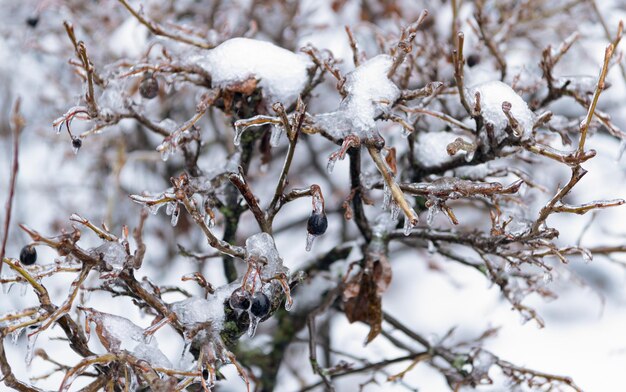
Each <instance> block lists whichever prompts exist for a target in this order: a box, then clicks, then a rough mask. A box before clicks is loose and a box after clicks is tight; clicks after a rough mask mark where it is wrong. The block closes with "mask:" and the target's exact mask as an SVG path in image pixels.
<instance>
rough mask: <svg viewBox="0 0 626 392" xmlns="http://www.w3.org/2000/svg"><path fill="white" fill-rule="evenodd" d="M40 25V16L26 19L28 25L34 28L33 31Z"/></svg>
mask: <svg viewBox="0 0 626 392" xmlns="http://www.w3.org/2000/svg"><path fill="white" fill-rule="evenodd" d="M38 23H39V17H38V16H29V17H28V18H26V24H27V25H28V26H30V27H32V28H33V29H34V28H35V27H37V24H38Z"/></svg>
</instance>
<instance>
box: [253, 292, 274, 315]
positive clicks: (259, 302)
mask: <svg viewBox="0 0 626 392" xmlns="http://www.w3.org/2000/svg"><path fill="white" fill-rule="evenodd" d="M250 312H252V314H253V315H255V316H256V317H265V316H267V314H268V313H269V312H270V299H269V298H267V295H265V294H263V293H256V294H254V297H253V298H252V306H250Z"/></svg>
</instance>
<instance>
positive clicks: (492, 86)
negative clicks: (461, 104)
mask: <svg viewBox="0 0 626 392" xmlns="http://www.w3.org/2000/svg"><path fill="white" fill-rule="evenodd" d="M476 92H478V93H480V109H481V111H480V114H481V115H482V116H483V118H484V119H485V121H486V122H489V123H491V124H493V126H494V130H495V134H496V139H497V140H498V141H501V140H502V139H504V138H505V137H506V132H505V131H504V129H505V128H506V127H507V125H508V124H509V121H508V119H507V118H506V115H505V114H504V112H503V111H502V103H503V102H509V103H510V104H511V114H512V115H513V117H515V119H516V120H517V121H518V122H519V124H520V126H521V129H522V132H523V134H522V138H525V137H528V136H529V135H530V134H531V132H532V130H533V124H534V117H535V115H534V113H533V112H532V111H531V110H530V109H529V108H528V105H527V104H526V102H525V101H524V100H523V99H522V97H520V96H519V95H517V93H516V92H515V91H514V90H513V89H512V88H511V87H510V86H509V85H508V84H506V83H502V82H500V81H496V80H494V81H491V82H486V83H481V84H478V85H476V86H473V87H471V88H470V89H469V91H468V93H467V95H468V102H469V104H470V106H472V107H473V106H474V104H475V94H476Z"/></svg>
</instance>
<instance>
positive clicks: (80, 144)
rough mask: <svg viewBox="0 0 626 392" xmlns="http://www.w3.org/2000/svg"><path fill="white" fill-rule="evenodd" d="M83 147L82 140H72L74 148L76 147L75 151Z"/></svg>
mask: <svg viewBox="0 0 626 392" xmlns="http://www.w3.org/2000/svg"><path fill="white" fill-rule="evenodd" d="M82 146H83V141H82V140H80V139H79V138H77V137H75V138H73V139H72V147H74V150H79V149H80V148H81V147H82Z"/></svg>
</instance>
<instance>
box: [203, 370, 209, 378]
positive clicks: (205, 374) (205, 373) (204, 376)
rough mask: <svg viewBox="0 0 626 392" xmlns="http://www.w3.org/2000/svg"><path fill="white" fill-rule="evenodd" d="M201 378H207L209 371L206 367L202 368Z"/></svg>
mask: <svg viewBox="0 0 626 392" xmlns="http://www.w3.org/2000/svg"><path fill="white" fill-rule="evenodd" d="M202 378H204V379H205V380H208V379H209V371H208V370H207V369H206V368H204V369H202Z"/></svg>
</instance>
